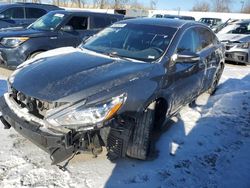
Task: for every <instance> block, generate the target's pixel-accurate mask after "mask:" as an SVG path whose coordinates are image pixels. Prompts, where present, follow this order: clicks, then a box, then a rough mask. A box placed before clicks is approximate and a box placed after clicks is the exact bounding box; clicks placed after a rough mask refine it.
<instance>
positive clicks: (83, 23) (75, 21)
mask: <svg viewBox="0 0 250 188" xmlns="http://www.w3.org/2000/svg"><path fill="white" fill-rule="evenodd" d="M66 25H69V26H72V27H73V30H86V29H88V18H87V17H81V16H73V17H72V18H71V19H70V20H69V21H68V23H67V24H66Z"/></svg>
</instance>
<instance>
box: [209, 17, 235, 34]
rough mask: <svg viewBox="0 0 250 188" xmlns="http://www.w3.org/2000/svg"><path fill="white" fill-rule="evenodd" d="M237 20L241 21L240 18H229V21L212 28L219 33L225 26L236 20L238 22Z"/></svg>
mask: <svg viewBox="0 0 250 188" xmlns="http://www.w3.org/2000/svg"><path fill="white" fill-rule="evenodd" d="M237 21H240V20H238V19H231V18H229V19H228V20H227V21H225V22H223V23H221V24H219V25H217V26H214V27H213V28H212V30H213V31H214V32H215V33H218V32H219V31H221V30H222V29H223V28H224V27H226V26H228V25H229V24H233V23H234V22H237Z"/></svg>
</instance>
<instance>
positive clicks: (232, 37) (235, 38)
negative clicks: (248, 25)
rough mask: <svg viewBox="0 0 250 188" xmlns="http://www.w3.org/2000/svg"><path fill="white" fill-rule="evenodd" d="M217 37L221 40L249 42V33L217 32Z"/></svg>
mask: <svg viewBox="0 0 250 188" xmlns="http://www.w3.org/2000/svg"><path fill="white" fill-rule="evenodd" d="M217 37H218V38H219V40H220V41H221V42H249V41H250V35H244V34H218V35H217Z"/></svg>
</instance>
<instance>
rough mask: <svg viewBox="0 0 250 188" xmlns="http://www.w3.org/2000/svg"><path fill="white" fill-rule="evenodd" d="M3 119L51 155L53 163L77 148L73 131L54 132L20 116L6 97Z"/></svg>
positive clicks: (1, 108) (1, 100)
mask: <svg viewBox="0 0 250 188" xmlns="http://www.w3.org/2000/svg"><path fill="white" fill-rule="evenodd" d="M0 111H1V112H2V116H1V121H2V123H3V124H4V125H5V127H9V126H11V127H13V128H14V129H15V130H16V131H17V132H18V133H20V134H21V135H22V136H24V137H26V138H27V139H29V140H30V141H31V142H33V143H34V144H36V145H37V146H38V147H40V148H41V149H43V150H44V151H46V152H47V153H49V154H50V155H51V160H52V164H57V163H60V162H62V161H64V160H66V159H67V158H69V157H70V156H71V155H72V154H73V153H74V152H75V148H74V146H73V145H72V144H71V132H69V133H67V134H62V133H53V132H52V131H51V130H48V131H46V128H44V127H43V126H41V125H39V124H37V123H35V122H28V121H26V120H24V119H22V118H20V117H18V116H17V115H16V114H15V113H14V112H13V111H12V110H11V109H10V108H9V106H8V104H7V103H6V101H5V98H4V97H1V98H0Z"/></svg>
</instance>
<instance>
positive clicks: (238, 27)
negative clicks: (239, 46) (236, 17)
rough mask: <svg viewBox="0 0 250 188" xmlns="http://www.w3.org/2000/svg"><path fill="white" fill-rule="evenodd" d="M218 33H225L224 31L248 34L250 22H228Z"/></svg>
mask: <svg viewBox="0 0 250 188" xmlns="http://www.w3.org/2000/svg"><path fill="white" fill-rule="evenodd" d="M218 33H219V34H226V33H233V34H250V23H240V24H239V23H237V24H229V25H227V26H226V27H224V28H223V29H222V30H221V31H219V32H218Z"/></svg>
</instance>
